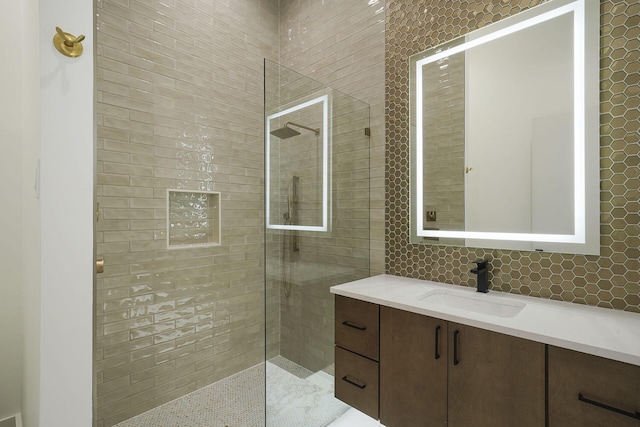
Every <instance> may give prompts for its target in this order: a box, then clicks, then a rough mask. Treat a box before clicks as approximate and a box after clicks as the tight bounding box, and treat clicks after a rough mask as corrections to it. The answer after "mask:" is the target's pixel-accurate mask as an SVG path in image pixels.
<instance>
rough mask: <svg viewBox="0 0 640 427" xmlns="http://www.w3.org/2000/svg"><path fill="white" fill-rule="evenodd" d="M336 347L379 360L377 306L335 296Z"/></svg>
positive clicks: (378, 313) (378, 310)
mask: <svg viewBox="0 0 640 427" xmlns="http://www.w3.org/2000/svg"><path fill="white" fill-rule="evenodd" d="M335 304H336V305H335V308H336V326H335V328H336V333H335V340H336V345H337V346H339V347H342V348H346V349H347V350H351V351H353V352H354V353H358V354H361V355H363V356H366V357H368V358H369V359H373V360H379V353H380V344H379V341H380V336H379V333H380V309H379V306H378V305H377V304H372V303H370V302H366V301H360V300H356V299H353V298H347V297H343V296H340V295H336V303H335Z"/></svg>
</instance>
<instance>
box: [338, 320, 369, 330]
mask: <svg viewBox="0 0 640 427" xmlns="http://www.w3.org/2000/svg"><path fill="white" fill-rule="evenodd" d="M342 324H343V325H344V326H348V327H350V328H354V329H357V330H359V331H364V330H365V329H367V327H366V326H360V325H356V324H355V323H351V322H349V321H348V320H345V321H344V322H342Z"/></svg>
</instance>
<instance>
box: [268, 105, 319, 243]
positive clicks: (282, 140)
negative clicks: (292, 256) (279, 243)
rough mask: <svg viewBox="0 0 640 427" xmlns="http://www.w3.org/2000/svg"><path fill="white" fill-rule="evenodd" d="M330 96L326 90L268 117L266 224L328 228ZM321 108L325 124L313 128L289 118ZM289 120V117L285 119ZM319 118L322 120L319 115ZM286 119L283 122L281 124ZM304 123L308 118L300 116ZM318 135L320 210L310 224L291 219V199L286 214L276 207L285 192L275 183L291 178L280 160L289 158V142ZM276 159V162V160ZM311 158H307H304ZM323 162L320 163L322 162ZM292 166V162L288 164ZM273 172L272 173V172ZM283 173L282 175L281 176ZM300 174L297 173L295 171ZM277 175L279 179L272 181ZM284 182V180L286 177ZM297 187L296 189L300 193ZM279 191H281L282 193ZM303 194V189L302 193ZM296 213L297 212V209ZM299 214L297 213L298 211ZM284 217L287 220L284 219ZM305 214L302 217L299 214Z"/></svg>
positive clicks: (301, 229) (296, 141)
mask: <svg viewBox="0 0 640 427" xmlns="http://www.w3.org/2000/svg"><path fill="white" fill-rule="evenodd" d="M330 101H331V100H330V96H329V94H325V95H322V96H319V97H315V98H313V99H309V100H307V101H303V102H299V103H297V104H296V105H294V106H292V107H289V108H286V109H284V110H282V111H278V112H277V113H273V114H270V115H267V117H266V119H265V152H266V161H265V175H266V177H265V178H266V179H265V181H266V183H265V193H266V196H265V198H266V200H265V202H266V203H265V211H266V212H265V216H266V221H267V228H270V229H280V230H298V231H322V232H324V231H329V230H330V228H331V225H330V210H331V200H330V194H331V191H330V190H331V189H330V187H331V165H330V144H331V142H330V141H331V139H330V136H331V131H330V120H331V118H330V114H329V111H330V108H331V107H330ZM317 111H321V114H322V125H321V127H320V128H314V127H311V126H307V125H305V124H300V123H296V122H294V121H290V120H287V119H288V118H290V117H292V114H295V117H298V116H300V115H305V114H306V115H307V116H309V115H312V114H311V113H313V112H315V113H316V115H317ZM285 120H286V121H285ZM316 120H319V118H318V119H316ZM282 121H285V123H284V126H282V125H279V124H278V122H280V123H282ZM300 121H301V122H302V123H305V121H303V120H300ZM310 134H311V135H313V136H315V139H314V140H315V141H316V144H317V147H318V155H317V159H318V161H319V164H318V167H317V170H318V178H317V181H318V190H319V191H320V195H319V196H318V200H317V201H318V203H317V205H318V206H319V208H320V211H321V212H318V211H317V210H316V211H315V213H317V214H318V215H317V218H318V221H317V222H314V223H311V224H309V223H308V222H306V223H305V221H304V220H302V219H301V220H300V221H292V220H291V219H292V218H291V217H292V212H291V207H290V203H291V202H290V201H289V203H287V205H288V206H289V207H288V209H287V212H285V213H284V216H283V214H282V213H281V212H279V211H278V209H277V208H276V207H277V206H279V204H278V200H281V199H282V197H287V198H289V196H284V195H283V194H282V188H281V185H276V184H274V183H278V182H279V181H277V180H285V181H288V180H290V179H291V177H290V176H289V177H287V176H286V174H287V172H282V164H280V163H277V162H283V163H284V162H286V160H285V157H286V156H287V155H290V154H291V152H292V150H291V149H289V148H287V147H293V146H291V145H289V146H287V145H286V144H298V145H297V146H298V147H300V145H299V144H309V136H307V137H306V139H305V138H304V135H310ZM274 159H277V160H275V163H276V164H274ZM305 160H308V159H305ZM320 162H321V164H320ZM287 166H290V165H287ZM272 174H273V176H272ZM280 174H282V176H280ZM292 174H293V175H294V177H295V178H297V176H296V175H297V174H296V173H292ZM272 179H276V181H272ZM283 182H284V181H283ZM297 190H298V189H297V188H296V193H297ZM279 193H280V194H279ZM303 195H304V193H303ZM298 197H299V194H295V195H294V198H295V203H297V200H298ZM296 214H297V213H296ZM296 216H297V215H296ZM283 218H284V221H283V220H282V219H283ZM300 218H302V217H300Z"/></svg>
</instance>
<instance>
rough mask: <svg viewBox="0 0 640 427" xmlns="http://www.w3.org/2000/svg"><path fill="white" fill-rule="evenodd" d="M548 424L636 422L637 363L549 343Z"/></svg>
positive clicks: (639, 409) (639, 397) (578, 426)
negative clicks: (632, 363)
mask: <svg viewBox="0 0 640 427" xmlns="http://www.w3.org/2000/svg"><path fill="white" fill-rule="evenodd" d="M548 366H549V368H548V369H549V376H548V381H549V383H548V387H549V427H602V426H606V427H609V426H615V427H627V426H628V427H638V426H640V366H634V365H630V364H627V363H623V362H617V361H614V360H610V359H604V358H602V357H597V356H592V355H588V354H584V353H580V352H576V351H571V350H566V349H562V348H558V347H552V346H549V356H548Z"/></svg>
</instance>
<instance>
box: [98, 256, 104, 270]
mask: <svg viewBox="0 0 640 427" xmlns="http://www.w3.org/2000/svg"><path fill="white" fill-rule="evenodd" d="M96 273H104V259H97V260H96Z"/></svg>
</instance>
